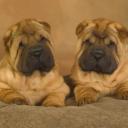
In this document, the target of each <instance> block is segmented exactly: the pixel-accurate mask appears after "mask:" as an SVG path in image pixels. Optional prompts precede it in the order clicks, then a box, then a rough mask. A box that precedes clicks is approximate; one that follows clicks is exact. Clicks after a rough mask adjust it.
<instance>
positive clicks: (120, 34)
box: [71, 18, 128, 105]
mask: <svg viewBox="0 0 128 128" xmlns="http://www.w3.org/2000/svg"><path fill="white" fill-rule="evenodd" d="M95 27H96V28H97V30H98V32H99V33H102V32H104V31H105V32H107V33H108V35H109V37H110V38H111V40H113V41H114V42H116V46H117V54H118V55H117V54H116V55H115V57H116V60H117V62H118V68H117V69H116V71H115V72H114V73H112V74H111V75H105V74H101V73H100V74H99V73H96V72H83V71H82V70H81V69H80V67H79V65H78V58H79V57H80V55H81V53H82V50H83V48H82V42H83V41H84V40H86V39H88V38H90V40H93V41H95V38H94V37H93V35H92V33H91V32H92V31H93V30H94V28H95ZM76 34H77V37H78V43H77V49H76V59H75V62H74V65H73V68H72V72H71V77H72V79H74V80H75V82H76V85H75V86H76V87H75V91H74V93H75V98H76V101H77V103H78V104H79V105H80V104H83V103H91V102H95V101H97V100H98V99H99V98H100V97H102V96H105V95H115V96H117V98H121V99H128V31H127V29H126V28H125V27H124V26H122V25H121V24H119V23H117V22H114V21H110V20H108V19H103V18H99V19H94V20H86V21H83V22H82V23H80V24H79V25H78V27H77V29H76ZM106 43H107V41H106Z"/></svg>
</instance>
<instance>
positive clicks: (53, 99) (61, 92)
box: [42, 84, 69, 107]
mask: <svg viewBox="0 0 128 128" xmlns="http://www.w3.org/2000/svg"><path fill="white" fill-rule="evenodd" d="M68 94H69V88H68V86H67V85H66V84H63V85H62V86H61V87H60V88H58V89H56V90H54V91H53V92H51V93H49V94H48V96H47V97H46V98H45V100H44V101H43V103H42V105H43V106H46V107H48V106H55V107H62V106H64V105H65V98H66V96H67V95H68Z"/></svg>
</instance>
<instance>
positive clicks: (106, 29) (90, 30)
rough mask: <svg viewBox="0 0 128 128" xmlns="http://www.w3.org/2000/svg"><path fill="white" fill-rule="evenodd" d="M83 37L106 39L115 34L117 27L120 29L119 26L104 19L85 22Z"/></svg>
mask: <svg viewBox="0 0 128 128" xmlns="http://www.w3.org/2000/svg"><path fill="white" fill-rule="evenodd" d="M84 24H85V29H84V35H88V34H91V35H93V36H95V37H97V38H101V39H103V38H106V37H109V36H110V35H115V34H117V32H118V31H117V29H116V28H117V27H119V28H121V25H120V24H118V23H116V22H113V21H109V20H104V19H98V20H92V21H86V23H84Z"/></svg>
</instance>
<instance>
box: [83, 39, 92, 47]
mask: <svg viewBox="0 0 128 128" xmlns="http://www.w3.org/2000/svg"><path fill="white" fill-rule="evenodd" d="M83 43H84V44H86V45H88V46H91V45H92V44H93V43H92V42H91V41H90V40H85V41H84V42H83Z"/></svg>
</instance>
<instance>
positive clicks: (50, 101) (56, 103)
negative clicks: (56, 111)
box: [42, 97, 65, 107]
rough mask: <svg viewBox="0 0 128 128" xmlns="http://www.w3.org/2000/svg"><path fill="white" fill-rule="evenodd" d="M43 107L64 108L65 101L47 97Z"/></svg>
mask: <svg viewBox="0 0 128 128" xmlns="http://www.w3.org/2000/svg"><path fill="white" fill-rule="evenodd" d="M42 105H43V106H45V107H63V106H65V103H64V100H63V99H60V98H58V97H47V98H46V99H45V100H44V101H43V104H42Z"/></svg>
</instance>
